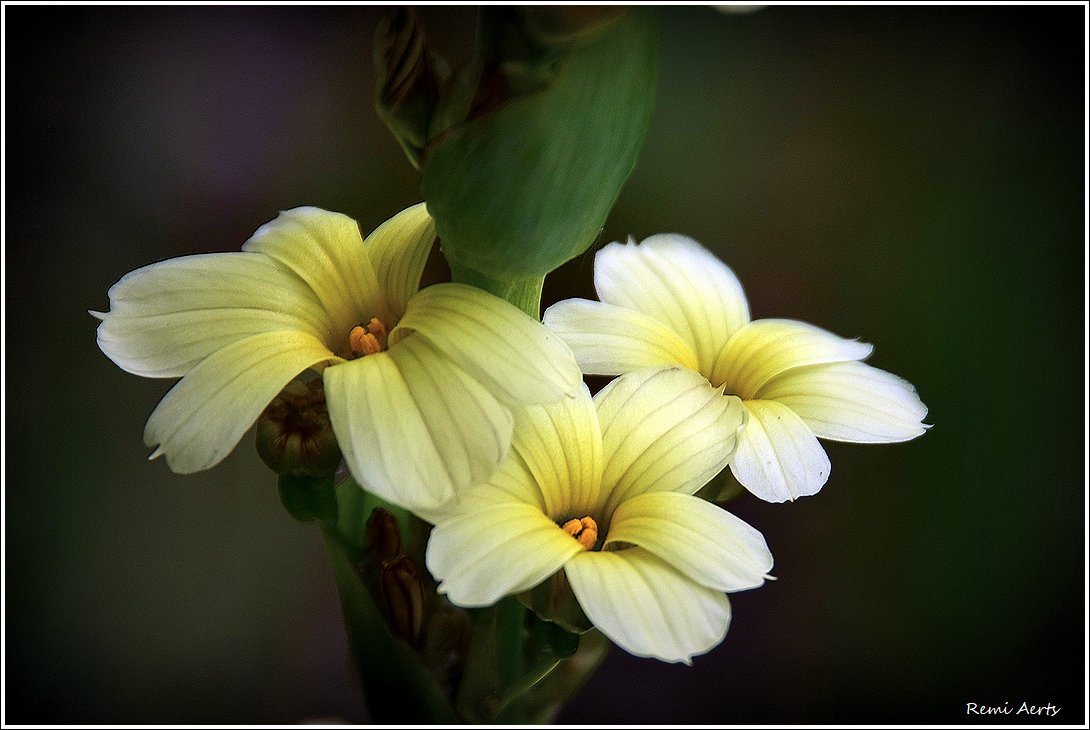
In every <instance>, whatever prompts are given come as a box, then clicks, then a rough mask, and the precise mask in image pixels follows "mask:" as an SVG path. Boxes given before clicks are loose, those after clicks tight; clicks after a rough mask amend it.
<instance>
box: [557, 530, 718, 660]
mask: <svg viewBox="0 0 1090 730" xmlns="http://www.w3.org/2000/svg"><path fill="white" fill-rule="evenodd" d="M564 572H565V573H566V574H567V577H568V582H569V583H570V584H571V587H572V592H573V593H575V597H576V599H577V600H578V601H579V605H580V606H581V607H582V609H583V612H584V613H585V614H586V615H587V618H588V619H590V621H591V623H593V624H594V625H595V626H596V627H597V628H598V630H599V631H601V632H602V633H603V634H605V635H606V636H607V637H608V638H609V639H610V641H612V642H613V643H614V644H616V645H617V646H619V647H621V648H622V649H624V650H625V651H627V652H628V653H629V654H634V655H635V656H640V657H652V658H654V659H661V660H662V661H665V662H684V663H686V664H691V663H692V657H694V656H696V655H697V654H703V653H704V652H706V651H708V650H709V649H711V648H712V647H714V646H716V645H717V644H719V642H721V641H722V640H723V637H725V636H726V635H727V628H728V627H729V626H730V601H728V600H727V597H726V596H725V595H723V594H722V593H720V592H719V591H716V590H713V589H711V588H705V587H704V586H702V585H699V584H697V583H694V582H693V581H691V580H689V579H688V578H686V577H685V576H684V575H682V574H681V573H679V572H677V571H676V570H674V569H673V568H671V567H670V566H669V565H667V564H666V563H664V562H663V561H662V560H661V559H659V558H657V557H655V556H654V555H652V554H651V553H649V552H647V551H646V550H643V549H642V548H629V549H627V550H620V551H617V552H607V551H602V552H584V553H580V554H579V555H576V556H575V557H574V558H572V559H571V560H569V561H568V562H567V563H566V564H565V566H564Z"/></svg>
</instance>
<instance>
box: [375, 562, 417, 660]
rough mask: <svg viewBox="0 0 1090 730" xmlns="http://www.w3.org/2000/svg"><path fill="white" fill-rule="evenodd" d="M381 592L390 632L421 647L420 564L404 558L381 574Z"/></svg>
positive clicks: (386, 566) (381, 571)
mask: <svg viewBox="0 0 1090 730" xmlns="http://www.w3.org/2000/svg"><path fill="white" fill-rule="evenodd" d="M379 592H380V594H381V596H382V607H383V610H384V611H385V612H386V620H387V622H388V623H389V625H390V630H391V631H393V633H394V635H395V636H398V637H400V638H402V639H404V640H405V641H407V642H409V644H411V645H413V646H418V645H419V643H420V632H421V628H422V626H423V623H424V584H423V582H422V581H421V579H420V571H419V569H418V568H417V567H416V563H414V562H413V560H412V558H410V557H408V556H407V555H402V556H401V557H399V558H397V560H395V561H394V562H393V563H390V564H389V565H386V564H384V565H383V566H382V568H381V570H380V573H379Z"/></svg>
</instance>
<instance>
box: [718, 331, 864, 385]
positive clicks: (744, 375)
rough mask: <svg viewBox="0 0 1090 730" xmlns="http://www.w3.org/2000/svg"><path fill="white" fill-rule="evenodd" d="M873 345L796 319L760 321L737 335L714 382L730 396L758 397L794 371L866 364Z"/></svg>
mask: <svg viewBox="0 0 1090 730" xmlns="http://www.w3.org/2000/svg"><path fill="white" fill-rule="evenodd" d="M873 349H874V348H873V346H872V345H868V344H866V343H864V342H857V341H856V340H846V339H844V338H843V337H838V336H837V335H834V334H833V333H832V332H829V331H828V330H823V329H821V328H820V327H815V326H814V325H812V324H807V323H806V322H797V321H795V320H792V319H759V320H757V321H755V322H750V323H749V324H747V325H746V326H745V327H743V328H742V329H740V330H738V331H737V332H735V333H734V336H733V337H731V338H730V342H728V343H727V344H726V346H725V347H724V348H723V351H722V352H720V353H719V357H718V359H717V360H716V362H715V369H714V370H713V371H712V376H711V378H710V379H711V381H712V382H713V383H717V384H726V387H727V392H728V393H736V394H738V395H740V396H741V397H742V398H744V399H748V398H755V397H757V392H758V391H759V390H760V389H761V386H762V385H764V384H765V383H767V382H768V381H769V380H771V379H772V378H774V377H776V376H777V375H779V374H780V373H782V372H784V371H787V370H790V369H791V368H798V367H803V366H805V365H816V364H818V363H828V362H847V361H849V360H862V359H863V358H865V357H867V356H868V355H870V354H871V351H872V350H873Z"/></svg>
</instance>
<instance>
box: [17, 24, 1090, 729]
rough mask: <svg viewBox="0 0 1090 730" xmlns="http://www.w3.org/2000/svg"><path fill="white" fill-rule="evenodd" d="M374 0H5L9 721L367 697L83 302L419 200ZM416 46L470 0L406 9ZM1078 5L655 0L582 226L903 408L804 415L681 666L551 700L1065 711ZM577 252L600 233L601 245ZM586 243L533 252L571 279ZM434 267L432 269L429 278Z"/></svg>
mask: <svg viewBox="0 0 1090 730" xmlns="http://www.w3.org/2000/svg"><path fill="white" fill-rule="evenodd" d="M380 12H381V11H380V9H377V8H364V7H357V8H348V7H336V8H303V7H294V8H288V7H285V8H273V7H262V8H257V7H230V8H210V7H188V8H170V7H154V8H123V7H79V8H76V7H69V8H52V7H28V6H7V7H6V8H5V13H6V15H5V31H9V32H8V33H7V39H6V44H7V45H6V51H7V58H6V64H7V78H6V84H7V86H6V93H7V102H8V104H7V117H6V120H5V121H6V135H7V136H6V140H7V148H6V155H7V157H6V163H7V166H6V170H5V175H6V180H5V182H6V196H7V197H6V215H7V217H6V221H5V239H6V240H5V246H6V270H5V286H6V296H5V304H6V317H5V326H6V331H5V334H6V345H7V350H6V357H7V359H6V362H5V367H6V377H7V386H8V388H7V400H6V403H5V428H6V453H5V456H4V463H5V469H6V484H5V507H6V515H5V519H6V523H5V527H6V545H5V548H6V571H5V579H6V589H7V594H6V595H7V602H6V621H7V624H6V627H5V628H6V634H7V644H6V650H7V653H6V669H7V675H6V676H7V686H6V708H5V709H6V719H7V721H8V722H18V723H23V722H81V723H113V722H134V723H149V722H151V723H174V722H187V723H200V722H276V723H280V722H288V723H292V722H297V721H299V720H301V719H306V718H316V717H331V716H332V717H340V718H344V719H348V720H351V721H362V720H364V719H366V717H367V716H366V711H365V709H364V708H363V707H362V706H361V704H360V700H359V699H358V691H357V688H356V685H355V680H354V679H353V677H352V674H351V671H350V669H349V664H348V649H347V643H346V639H345V637H344V634H343V629H342V626H341V624H340V616H339V607H338V603H337V598H336V588H335V585H334V582H333V578H332V574H331V571H330V568H329V565H328V562H327V560H326V558H325V556H324V554H323V549H322V546H321V538H320V535H319V534H318V530H317V529H315V528H314V525H309V526H308V525H300V524H297V523H296V522H295V521H294V520H293V519H292V518H291V517H290V516H289V515H288V514H287V513H286V512H285V511H284V510H283V508H282V507H281V506H280V504H279V499H278V497H277V488H276V478H275V476H274V475H272V474H271V473H270V472H269V471H268V470H267V469H266V468H265V467H264V466H263V465H262V464H261V462H260V459H259V458H258V456H257V455H256V453H255V452H254V450H253V445H252V439H251V438H247V439H244V440H243V443H242V444H241V445H240V447H239V448H238V449H237V450H236V451H235V453H233V454H232V455H231V456H230V457H229V458H228V459H227V460H226V461H225V462H224V463H222V464H221V465H219V466H218V467H216V468H215V469H213V470H212V471H209V472H206V473H203V474H199V475H192V476H185V477H182V476H177V475H173V474H171V473H170V472H169V471H168V470H167V468H166V466H165V464H163V463H162V461H161V460H160V461H155V462H147V461H146V460H145V455H146V453H147V450H146V449H145V448H144V446H143V444H142V442H141V433H142V429H143V424H144V421H145V420H146V418H147V416H148V414H149V413H150V412H151V409H152V408H153V407H154V405H155V403H156V401H157V400H158V398H160V397H161V396H162V394H163V393H164V392H165V391H166V388H167V387H168V383H166V382H155V381H148V380H142V379H139V378H136V377H135V376H131V375H128V374H126V373H123V372H121V371H120V370H118V369H117V368H116V367H115V366H114V365H113V364H112V363H110V362H109V361H108V360H107V359H106V358H105V357H104V356H103V355H102V354H101V352H99V350H98V349H97V347H96V346H95V342H94V336H93V331H94V326H95V321H94V320H93V319H92V318H91V317H90V316H88V315H86V314H85V312H86V310H87V309H89V308H91V309H102V308H104V307H105V306H106V303H107V300H106V289H107V288H108V286H109V285H110V284H112V283H113V282H114V281H116V280H117V279H118V278H119V277H120V276H121V275H122V274H124V273H125V272H127V271H129V270H131V269H134V268H136V267H138V266H141V265H143V264H146V263H149V262H151V261H155V260H159V259H163V258H167V257H169V256H177V255H182V254H186V253H195V252H202V251H213V250H236V249H237V248H238V247H239V246H240V245H241V243H242V241H244V240H245V239H246V237H247V236H248V235H249V234H251V233H252V232H253V230H254V229H256V228H257V226H258V225H260V224H261V223H263V222H265V221H267V220H270V219H271V218H273V217H274V216H275V215H276V212H277V211H278V210H281V209H286V208H290V207H293V206H295V205H300V204H310V205H319V206H322V207H326V208H329V209H333V210H338V211H342V212H345V213H348V214H350V215H352V216H354V217H356V218H357V219H358V220H359V221H360V224H361V227H362V228H363V229H364V230H371V229H373V228H374V227H375V226H376V225H377V224H378V223H380V222H381V221H382V220H385V219H386V218H387V217H389V216H390V215H392V214H393V213H395V212H397V211H398V210H401V209H403V208H404V207H405V206H406V205H408V204H410V203H412V202H415V201H417V200H419V198H420V192H419V177H418V175H417V173H416V171H415V170H413V168H412V167H411V166H410V165H409V164H408V163H407V162H406V160H405V157H404V153H403V151H402V149H401V148H400V147H399V145H398V143H397V141H396V140H395V139H393V137H392V136H391V135H390V134H389V133H388V132H387V131H386V130H385V129H384V127H383V125H382V123H381V121H380V120H379V119H378V117H377V115H376V114H375V113H374V111H373V110H372V100H373V98H374V93H373V92H374V88H373V83H374V80H373V78H372V72H371V64H370V59H371V56H370V49H369V47H368V46H369V42H370V38H371V37H372V34H373V32H374V28H375V24H376V22H377V20H378V17H379V15H380ZM421 14H422V18H423V20H424V22H425V24H426V25H427V27H428V30H429V34H430V37H431V39H432V42H433V43H435V44H437V46H438V47H440V49H441V50H442V52H443V53H444V55H448V56H449V57H456V56H457V54H458V53H459V52H466V53H468V50H467V49H468V48H469V47H470V45H471V43H472V37H473V25H472V24H473V17H474V16H473V11H472V9H471V8H439V7H434V8H424V9H422V11H421ZM1083 17H1084V16H1083V9H1082V8H1079V7H1072V6H1067V7H1055V6H1053V7H979V6H977V7H934V6H930V7H896V6H890V7H859V8H851V7H845V8H837V7H767V8H764V9H762V10H760V11H758V12H755V13H751V14H746V15H731V14H725V13H718V12H716V11H714V10H713V9H711V8H666V9H663V10H662V12H661V13H660V23H661V29H662V36H661V62H660V79H659V93H658V99H657V103H656V111H655V114H654V116H653V117H652V122H651V128H650V132H649V136H648V140H647V143H646V145H645V147H644V151H643V154H642V156H641V158H640V161H639V163H638V165H637V167H636V169H635V171H634V173H633V175H632V177H631V178H630V179H629V181H628V183H627V185H626V186H625V188H624V190H623V191H622V193H621V197H620V198H619V200H618V203H617V205H616V207H615V208H614V210H613V212H612V214H611V215H610V218H609V219H608V220H607V223H606V228H605V231H604V232H603V234H602V236H601V241H602V242H607V241H610V240H618V239H623V238H624V237H626V236H627V235H629V234H632V235H634V236H636V237H637V238H643V237H645V236H647V235H650V234H653V233H658V232H663V231H677V232H680V233H685V234H687V235H690V236H693V237H694V238H696V239H698V240H700V241H702V242H703V243H705V244H706V245H708V246H710V247H712V248H713V249H714V250H715V251H717V253H718V254H719V255H720V256H721V257H722V258H723V259H724V260H725V261H726V262H727V263H728V264H730V265H731V266H732V267H733V268H734V269H735V271H736V272H737V273H738V275H739V277H740V278H741V280H742V283H743V285H744V286H745V287H746V290H747V293H748V295H749V297H750V302H751V307H752V310H753V312H754V315H755V316H758V317H766V316H777V317H793V318H799V319H804V320H807V321H811V322H814V323H815V324H818V325H820V326H823V327H827V328H829V329H831V330H833V331H835V332H837V333H839V334H842V335H844V336H849V337H856V336H858V337H860V338H862V339H864V340H866V341H870V342H874V343H875V345H876V354H875V355H874V357H873V358H872V360H871V361H872V362H873V364H875V365H876V366H878V367H882V368H886V369H888V370H891V371H893V372H896V373H898V374H899V375H902V376H904V377H906V378H907V379H909V380H910V381H911V382H913V383H914V384H915V385H916V386H917V387H918V389H919V391H920V394H921V396H922V397H923V399H924V401H925V402H926V403H927V404H928V405H929V406H930V408H931V412H930V416H929V421H930V422H932V423H934V424H935V426H934V428H933V429H932V430H931V431H930V432H928V433H927V434H926V435H925V436H924V437H922V438H921V439H918V440H916V441H913V442H910V443H907V444H899V445H888V446H854V445H849V444H827V446H828V450H829V452H830V455H831V457H832V462H833V471H832V477H831V479H830V482H829V484H828V485H827V486H826V488H825V489H824V490H823V491H822V492H821V493H820V494H819V495H817V496H815V497H810V498H806V499H803V500H800V501H799V502H797V503H794V504H791V505H766V504H762V503H759V502H757V501H756V500H755V499H753V498H750V497H748V496H742V497H740V498H738V499H736V500H734V501H733V502H732V503H731V508H732V510H733V511H735V512H736V513H737V514H739V515H740V516H742V517H743V518H744V519H746V520H748V521H749V522H751V523H752V524H754V525H755V526H756V527H758V528H759V529H761V530H762V531H763V532H764V533H765V535H766V537H767V539H768V542H769V545H770V547H771V549H772V551H773V554H774V555H775V557H776V567H775V569H774V571H773V572H774V574H775V575H776V576H777V577H778V578H779V580H777V581H776V582H774V583H770V584H768V585H766V586H764V587H763V588H761V589H760V590H757V591H751V592H747V593H743V594H736V595H735V596H733V597H732V603H733V605H734V622H733V625H732V627H731V630H730V633H729V634H728V636H727V638H726V640H725V642H724V643H723V644H722V645H721V646H720V647H719V648H718V649H716V650H715V651H713V652H712V653H710V654H709V655H707V656H705V657H701V658H698V659H697V660H696V662H695V665H694V667H692V668H685V667H680V666H666V665H662V664H659V663H656V662H653V661H649V660H638V659H634V658H631V657H628V656H626V655H624V654H623V652H619V651H614V652H611V654H610V656H609V658H608V659H607V661H606V664H605V666H604V667H603V669H602V671H601V672H599V673H598V674H597V675H596V676H595V677H594V678H593V679H592V680H591V682H590V684H589V685H588V686H587V687H586V688H585V690H584V691H583V692H582V693H581V694H580V695H579V696H578V697H577V698H576V700H575V701H574V703H573V704H572V706H571V707H570V708H569V709H568V711H567V713H566V714H565V715H562V716H561V720H562V721H566V722H580V723H595V722H599V723H604V722H610V723H613V722H641V723H648V722H650V723H654V722H669V723H675V722H709V723H746V722H773V723H824V722H834V723H845V722H848V723H851V722H863V723H873V722H934V723H942V724H945V723H959V722H965V721H966V717H965V714H964V703H966V702H980V703H997V704H1002V703H1003V702H1005V701H1010V702H1012V703H1020V702H1021V701H1022V700H1027V701H1029V702H1030V703H1031V704H1033V703H1036V704H1047V703H1048V702H1052V703H1054V704H1056V705H1059V706H1061V708H1062V710H1061V714H1060V715H1059V716H1058V717H1057V721H1063V722H1069V723H1079V722H1081V721H1083V713H1084V707H1083V691H1084V682H1085V677H1084V674H1083V673H1084V664H1083V646H1084V636H1083V626H1084V616H1085V608H1086V607H1085V603H1084V581H1085V573H1086V565H1085V551H1084V529H1085V527H1084V513H1085V501H1084V500H1085V492H1084V490H1085V467H1086V464H1085V461H1084V454H1085V441H1084V430H1083V426H1084V410H1083V409H1084V403H1085V372H1084V369H1083V358H1082V355H1083V352H1084V350H1083V345H1084V341H1085V340H1084V338H1085V332H1084V315H1085V310H1084V300H1083V296H1082V295H1083V291H1084V285H1085V279H1084V276H1083V272H1084V266H1083V262H1084V258H1083V257H1084V251H1085V240H1084V228H1083V225H1084V219H1083V205H1084V195H1085V190H1084V187H1083V181H1084V174H1083V156H1084V148H1083V141H1084V135H1085V129H1084V122H1083V105H1084V100H1083V96H1082V90H1083V75H1082V68H1083V46H1084V39H1083V28H1084V24H1083ZM592 250H593V249H592ZM592 261H593V256H592V254H591V253H588V254H586V255H584V256H582V257H579V258H577V259H575V260H574V261H572V262H570V263H569V264H567V265H566V266H565V267H563V268H562V269H561V270H560V271H558V272H557V274H556V275H555V276H551V277H549V279H547V280H546V283H545V291H544V301H543V303H544V304H548V303H550V302H551V301H555V300H556V299H558V298H560V297H564V296H570V295H573V294H578V295H583V296H590V295H592V288H591V284H590V281H591V279H590V276H591V267H592ZM441 275H442V272H441V271H438V272H433V273H431V274H429V276H441Z"/></svg>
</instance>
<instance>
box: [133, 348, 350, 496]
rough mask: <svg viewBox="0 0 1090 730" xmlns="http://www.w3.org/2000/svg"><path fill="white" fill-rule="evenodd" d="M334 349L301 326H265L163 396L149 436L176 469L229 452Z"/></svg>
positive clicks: (200, 465) (202, 465) (196, 466)
mask: <svg viewBox="0 0 1090 730" xmlns="http://www.w3.org/2000/svg"><path fill="white" fill-rule="evenodd" d="M327 359H329V351H328V350H327V349H325V346H324V345H322V343H320V342H318V340H316V339H314V338H313V337H311V336H310V335H306V334H302V333H299V332H265V333H261V334H256V335H251V336H250V337H247V338H246V339H244V340H240V341H239V342H236V343H234V344H231V345H228V346H227V347H224V348H223V349H221V350H218V351H216V352H215V353H213V354H212V355H209V356H208V357H207V358H205V359H204V360H202V361H201V363H200V364H199V365H197V366H196V367H195V368H193V369H192V370H190V371H189V373H188V374H187V375H186V376H185V377H184V378H182V380H181V381H180V382H179V383H178V384H177V385H175V386H174V387H173V388H172V389H171V390H170V392H169V393H167V394H166V396H165V397H164V398H163V400H161V401H160V402H159V405H158V406H157V407H156V408H155V410H154V411H153V412H152V414H151V417H150V418H149V419H148V423H147V426H146V427H145V428H144V442H145V443H146V444H147V445H148V446H155V445H156V444H158V445H159V448H158V449H156V450H155V452H154V453H153V454H152V456H159V455H160V454H165V455H166V458H167V464H168V465H169V466H170V468H171V470H173V471H175V472H177V473H179V474H189V473H192V472H195V471H201V470H202V469H207V468H209V467H211V466H214V465H215V464H217V463H219V462H220V460H222V459H223V457H225V456H227V454H229V453H230V452H231V450H232V449H233V448H234V447H235V444H237V443H238V441H239V439H240V438H242V434H244V433H245V432H246V430H247V429H249V428H250V426H252V425H253V424H254V421H256V420H257V417H258V416H259V415H261V411H262V410H264V409H265V406H267V405H268V404H269V402H270V401H272V399H273V398H274V397H276V394H277V393H279V392H280V390H281V389H282V388H283V387H284V386H285V385H287V383H288V381H290V380H291V379H292V378H294V377H295V376H296V375H298V374H299V373H301V372H302V371H304V370H306V369H307V368H308V367H311V366H312V365H315V364H317V363H319V362H322V361H323V360H327Z"/></svg>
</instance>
